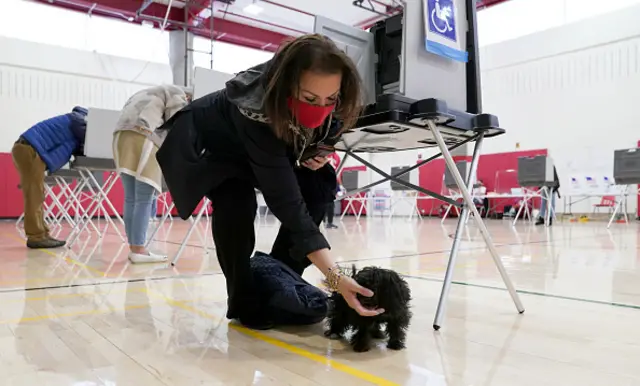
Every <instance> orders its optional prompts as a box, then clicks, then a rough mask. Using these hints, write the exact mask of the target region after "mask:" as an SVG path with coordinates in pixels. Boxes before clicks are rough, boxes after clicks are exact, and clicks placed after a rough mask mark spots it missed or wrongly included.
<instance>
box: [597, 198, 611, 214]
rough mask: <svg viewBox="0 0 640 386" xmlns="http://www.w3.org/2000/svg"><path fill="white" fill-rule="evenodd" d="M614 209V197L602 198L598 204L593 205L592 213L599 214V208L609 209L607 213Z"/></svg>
mask: <svg viewBox="0 0 640 386" xmlns="http://www.w3.org/2000/svg"><path fill="white" fill-rule="evenodd" d="M615 207H616V196H602V199H600V203H598V204H593V213H596V212H597V213H600V208H609V213H611V212H613V208H615Z"/></svg>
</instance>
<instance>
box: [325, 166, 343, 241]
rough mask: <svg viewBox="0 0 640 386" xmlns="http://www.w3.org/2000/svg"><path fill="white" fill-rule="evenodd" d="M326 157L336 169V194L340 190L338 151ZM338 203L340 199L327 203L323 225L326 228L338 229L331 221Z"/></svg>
mask: <svg viewBox="0 0 640 386" xmlns="http://www.w3.org/2000/svg"><path fill="white" fill-rule="evenodd" d="M327 159H328V160H329V165H331V167H332V168H333V170H335V171H336V178H337V182H338V184H337V186H336V194H337V193H338V191H339V190H340V176H339V175H338V174H337V172H338V166H340V156H339V155H338V153H331V154H329V155H328V156H327ZM339 204H340V201H338V202H336V201H331V202H330V203H328V204H327V215H326V217H325V227H327V229H338V226H337V225H335V224H334V223H333V217H334V215H335V213H336V205H339Z"/></svg>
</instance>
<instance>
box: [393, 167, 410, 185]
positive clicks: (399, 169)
mask: <svg viewBox="0 0 640 386" xmlns="http://www.w3.org/2000/svg"><path fill="white" fill-rule="evenodd" d="M409 168H411V166H393V167H392V168H391V175H392V176H393V175H396V174H398V173H402V172H403V171H405V170H407V169H409ZM398 179H399V180H400V181H403V182H406V183H410V182H411V172H409V173H407V174H403V175H402V176H400V177H398ZM391 190H413V189H411V188H408V187H406V186H404V185H401V184H399V183H397V182H395V181H391Z"/></svg>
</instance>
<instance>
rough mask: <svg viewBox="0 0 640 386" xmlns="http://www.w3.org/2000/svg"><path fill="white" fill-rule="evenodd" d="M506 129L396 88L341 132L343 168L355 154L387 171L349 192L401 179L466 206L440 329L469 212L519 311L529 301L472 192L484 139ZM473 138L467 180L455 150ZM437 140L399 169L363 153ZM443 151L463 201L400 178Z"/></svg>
mask: <svg viewBox="0 0 640 386" xmlns="http://www.w3.org/2000/svg"><path fill="white" fill-rule="evenodd" d="M503 133H504V130H503V129H501V128H500V127H499V124H498V119H497V117H495V116H493V115H490V114H470V113H466V112H461V111H457V110H454V109H450V108H448V106H447V103H446V102H445V101H443V100H438V99H433V98H430V99H423V100H418V101H414V100H411V99H409V98H406V97H402V96H400V95H393V94H392V95H380V96H379V97H378V98H377V101H376V103H374V104H371V105H369V106H367V108H366V110H365V112H364V114H363V116H362V117H361V118H360V119H359V121H358V124H357V127H356V128H355V129H353V130H350V131H348V132H346V133H345V134H344V135H343V137H342V141H341V143H339V144H338V145H337V146H336V150H338V151H343V152H344V153H345V156H344V157H343V159H342V162H341V165H340V166H339V167H338V170H341V169H342V166H343V165H344V162H345V161H346V160H347V158H348V157H352V158H354V159H356V160H357V161H359V162H360V163H362V164H363V165H365V166H366V167H367V168H368V169H371V170H372V171H374V172H376V173H377V174H379V175H381V176H382V177H383V179H381V180H378V181H375V182H373V183H370V184H368V185H367V186H364V187H362V188H360V189H356V190H354V191H351V192H348V193H347V195H348V196H351V195H355V194H358V193H359V192H361V191H364V190H368V189H371V188H372V187H374V186H376V185H379V184H381V183H383V182H386V181H389V180H391V181H393V182H395V183H397V184H400V185H404V186H406V187H408V188H411V189H414V190H416V191H418V192H420V193H422V194H425V195H427V196H431V197H434V198H436V199H439V200H441V201H443V202H445V203H447V204H450V205H453V206H455V207H460V208H461V209H462V210H461V215H460V217H459V219H458V225H457V228H456V233H455V236H454V239H453V245H452V248H451V253H450V255H449V263H448V265H447V271H446V274H445V278H444V283H443V287H442V292H441V295H440V300H439V302H438V309H437V312H436V316H435V319H434V323H433V327H434V329H436V330H438V329H440V326H441V325H442V318H443V313H444V306H445V301H446V298H447V296H448V293H449V290H450V287H451V281H452V277H453V269H454V267H455V265H456V259H457V256H458V249H459V246H460V240H461V235H462V232H463V231H464V227H465V224H466V222H467V219H468V216H469V214H472V215H473V218H474V220H475V223H476V225H477V227H478V229H479V230H480V233H481V234H482V237H483V239H484V241H485V244H486V246H487V248H488V249H489V252H490V254H491V257H492V258H493V261H494V263H495V265H496V267H497V268H498V271H499V273H500V276H501V277H502V280H503V281H504V284H505V286H506V287H507V290H508V292H509V294H510V295H511V298H512V300H513V302H514V303H515V306H516V309H517V311H518V312H519V313H523V312H524V307H523V305H522V302H521V301H520V298H519V295H518V293H517V292H516V289H515V287H514V286H513V284H512V282H511V279H510V278H509V275H508V274H507V271H506V270H505V268H504V265H503V264H502V261H501V259H500V256H499V254H498V251H497V250H496V247H495V246H494V244H493V241H492V239H491V236H490V235H489V231H488V229H487V227H486V226H485V224H484V221H483V219H482V217H481V216H480V213H478V210H477V208H476V207H475V205H474V203H473V199H472V197H471V194H470V192H469V190H470V189H471V187H472V186H473V183H474V179H475V174H476V170H477V167H478V160H479V156H480V150H481V147H482V142H483V141H484V139H485V138H491V137H494V136H497V135H500V134H503ZM470 142H474V143H475V147H474V150H473V157H472V159H471V170H470V173H469V174H468V177H467V180H466V181H464V180H463V178H462V176H461V174H460V172H459V170H458V168H457V167H456V164H455V162H454V160H453V157H452V156H451V150H453V149H455V148H458V147H460V146H462V145H464V144H466V143H470ZM435 146H437V147H438V148H439V149H440V153H439V154H437V155H435V156H433V157H430V158H427V159H425V160H422V161H420V162H419V163H417V164H416V165H414V166H412V167H410V168H408V169H405V170H403V171H402V172H400V173H397V174H394V175H390V174H388V173H386V172H384V171H382V170H381V169H380V168H378V167H377V166H376V165H374V164H372V163H371V162H368V161H367V160H366V159H364V158H363V157H361V156H360V154H362V153H384V152H395V151H404V150H409V149H420V148H427V147H435ZM441 155H442V157H443V158H444V161H445V163H446V166H447V168H448V170H449V171H450V173H451V174H452V176H453V178H454V179H455V182H456V185H457V186H458V190H459V192H460V195H461V196H462V199H463V202H462V203H459V202H456V201H454V200H452V199H451V198H448V197H444V196H442V195H441V194H438V193H435V192H432V191H429V190H427V189H424V188H422V187H420V186H417V185H414V184H411V183H409V182H406V181H403V180H402V179H400V177H401V176H403V175H405V174H407V173H409V172H411V171H412V170H414V169H417V168H419V167H420V166H422V165H424V164H426V163H427V162H430V161H433V160H434V159H436V158H439V157H440V156H441Z"/></svg>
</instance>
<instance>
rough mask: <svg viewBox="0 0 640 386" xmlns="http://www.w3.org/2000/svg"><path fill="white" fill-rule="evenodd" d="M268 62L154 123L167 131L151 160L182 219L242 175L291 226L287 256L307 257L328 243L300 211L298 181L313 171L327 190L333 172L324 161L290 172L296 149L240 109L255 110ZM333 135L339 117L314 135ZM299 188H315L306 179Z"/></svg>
mask: <svg viewBox="0 0 640 386" xmlns="http://www.w3.org/2000/svg"><path fill="white" fill-rule="evenodd" d="M269 65H270V62H267V63H263V64H261V65H258V66H256V67H253V68H251V69H249V70H247V71H244V72H242V73H239V74H238V75H237V76H236V77H235V78H234V79H232V80H230V81H229V82H227V84H226V88H225V89H223V90H220V91H217V92H215V93H212V94H209V95H206V96H204V97H202V98H199V99H197V100H195V101H193V103H191V104H189V105H188V106H186V107H184V108H183V109H182V110H181V111H179V112H178V113H177V114H176V115H174V116H173V117H172V118H171V119H170V120H169V121H167V123H165V124H164V125H163V126H162V127H161V128H160V129H159V130H160V131H161V132H162V131H165V132H166V131H168V132H167V133H166V137H165V139H164V141H163V143H162V146H161V147H160V149H159V150H158V153H157V155H156V158H157V160H158V163H159V164H160V167H161V169H162V172H163V175H164V179H165V181H166V183H167V187H168V188H169V192H170V193H171V197H172V199H173V201H174V203H175V205H176V208H177V210H178V213H179V215H180V217H181V218H183V219H187V218H188V217H189V216H191V214H192V213H193V211H194V210H195V208H196V207H197V205H198V203H199V202H200V200H201V199H202V198H203V197H204V196H206V195H208V194H213V193H214V192H215V189H216V188H217V187H218V186H219V185H220V184H222V183H223V182H224V181H226V180H229V179H238V178H239V179H248V180H250V181H251V182H252V183H253V184H254V186H255V187H256V188H257V189H259V190H260V191H261V192H262V194H263V195H264V198H265V201H266V203H267V205H268V207H269V209H270V211H271V212H272V213H273V214H274V215H275V216H276V217H277V218H278V220H280V222H281V223H282V226H284V227H286V228H287V229H288V230H290V231H291V234H292V239H293V247H292V251H291V253H292V254H293V256H306V255H308V254H309V253H311V252H313V251H316V250H319V249H322V248H328V247H329V244H328V243H327V241H326V239H325V238H324V236H323V235H322V233H320V230H319V229H318V226H317V225H316V224H315V223H314V222H313V220H312V218H311V216H310V215H309V213H308V211H307V207H306V205H305V202H304V200H303V198H302V194H301V190H300V186H299V180H300V179H301V178H302V179H304V178H305V176H307V175H309V174H310V173H320V174H319V176H321V177H322V178H320V180H326V181H331V180H332V184H334V185H331V188H333V187H334V186H335V178H336V177H335V172H333V169H332V168H331V167H330V166H329V165H325V167H324V168H322V169H321V170H318V171H315V172H313V171H310V170H306V169H305V170H297V171H294V167H295V161H296V159H297V158H298V156H299V153H300V152H301V151H302V150H303V149H300V148H298V149H295V148H294V147H293V146H289V145H287V144H286V143H285V142H283V141H281V140H280V139H278V138H277V137H276V136H275V134H274V132H273V131H272V129H271V127H270V126H269V125H268V124H266V123H263V122H261V121H260V120H259V119H258V118H254V117H253V114H247V111H249V112H260V111H261V110H262V98H263V96H264V80H263V76H262V75H263V73H264V72H265V70H266V68H267V66H269ZM240 108H242V109H243V110H244V113H243V112H241V110H240ZM323 127H326V126H325V125H323ZM323 130H324V131H323ZM337 133H338V122H332V124H331V125H330V126H329V127H328V129H318V132H317V134H316V135H315V137H314V140H316V141H317V140H320V139H322V142H323V143H326V144H331V145H332V144H335V143H336V142H337V141H338V134H337ZM317 176H318V174H316V176H315V177H317ZM317 179H318V178H315V180H317ZM303 188H305V189H308V190H314V188H313V186H311V187H309V186H308V185H305V186H304V187H303ZM305 197H307V195H305ZM214 211H215V208H214Z"/></svg>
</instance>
